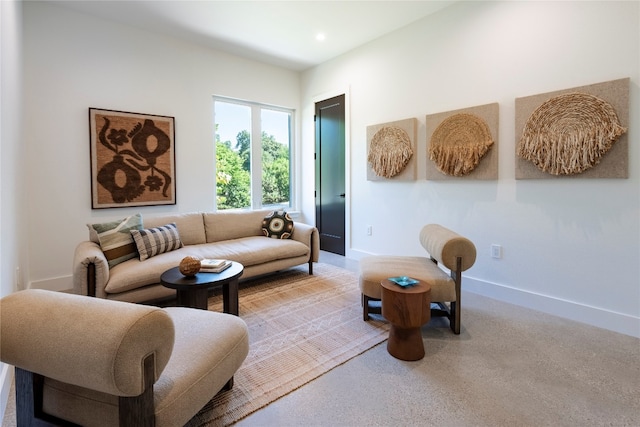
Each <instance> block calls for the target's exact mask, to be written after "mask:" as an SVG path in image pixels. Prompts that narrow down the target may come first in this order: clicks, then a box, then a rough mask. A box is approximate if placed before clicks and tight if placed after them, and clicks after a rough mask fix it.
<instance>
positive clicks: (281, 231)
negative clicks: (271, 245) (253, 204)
mask: <svg viewBox="0 0 640 427" xmlns="http://www.w3.org/2000/svg"><path fill="white" fill-rule="evenodd" d="M262 233H263V234H264V235H265V236H267V237H271V238H273V239H289V238H291V233H293V220H292V219H291V217H290V216H289V214H288V213H287V212H285V211H273V212H271V213H270V214H269V215H267V216H266V217H264V219H263V220H262Z"/></svg>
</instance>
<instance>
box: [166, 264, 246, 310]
mask: <svg viewBox="0 0 640 427" xmlns="http://www.w3.org/2000/svg"><path fill="white" fill-rule="evenodd" d="M243 272H244V266H243V265H242V264H240V263H239V262H235V261H232V262H231V267H229V268H227V269H226V270H224V271H222V272H220V273H204V272H200V273H197V274H196V275H195V276H189V277H187V276H185V275H183V274H182V273H180V268H179V267H174V268H171V269H169V270H167V271H165V272H164V273H162V275H161V276H160V283H161V284H162V285H163V286H166V287H167V288H171V289H175V290H176V293H177V297H178V305H180V306H183V307H192V308H199V309H202V310H207V299H208V296H209V290H210V289H213V288H215V287H217V286H222V301H223V311H224V312H225V313H229V314H235V315H236V316H237V315H238V279H239V278H240V276H242V273H243Z"/></svg>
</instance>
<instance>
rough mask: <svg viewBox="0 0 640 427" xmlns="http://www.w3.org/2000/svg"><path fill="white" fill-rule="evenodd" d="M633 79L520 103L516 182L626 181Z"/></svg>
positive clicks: (522, 99)
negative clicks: (529, 180)
mask: <svg viewBox="0 0 640 427" xmlns="http://www.w3.org/2000/svg"><path fill="white" fill-rule="evenodd" d="M628 122H629V79H628V78H626V79H619V80H612V81H609V82H605V83H598V84H594V85H590V86H582V87H577V88H573V89H567V90H562V91H556V92H550V93H545V94H540V95H534V96H529V97H524V98H517V99H516V139H517V140H516V153H515V154H516V179H535V178H556V177H580V178H628V176H629V171H628V169H629V166H628V163H629V160H628V145H629V144H628V138H627V127H628Z"/></svg>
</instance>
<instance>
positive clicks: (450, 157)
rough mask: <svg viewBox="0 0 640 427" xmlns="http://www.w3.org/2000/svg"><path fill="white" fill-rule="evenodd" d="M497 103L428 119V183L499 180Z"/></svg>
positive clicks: (433, 115)
mask: <svg viewBox="0 0 640 427" xmlns="http://www.w3.org/2000/svg"><path fill="white" fill-rule="evenodd" d="M498 111H499V107H498V103H493V104H486V105H480V106H476V107H470V108H464V109H461V110H455V111H447V112H443V113H437V114H430V115H427V179H428V180H434V181H435V180H446V179H480V180H489V179H497V178H498Z"/></svg>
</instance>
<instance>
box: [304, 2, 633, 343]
mask: <svg viewBox="0 0 640 427" xmlns="http://www.w3.org/2000/svg"><path fill="white" fill-rule="evenodd" d="M639 5H640V3H638V2H461V3H457V4H455V5H453V6H451V7H449V8H447V9H444V10H443V11H440V12H439V13H437V14H435V15H433V16H431V17H428V18H425V19H423V20H421V21H418V22H417V23H414V24H412V25H410V26H408V27H405V28H403V29H401V30H399V31H396V32H394V33H392V34H390V35H387V36H385V37H382V38H380V39H378V40H376V41H374V42H372V43H370V44H368V45H366V46H363V47H361V48H359V49H356V50H354V51H352V52H350V53H348V54H346V55H343V56H341V57H339V58H337V59H335V60H332V61H329V62H327V63H325V64H322V65H321V66H319V67H316V68H313V69H311V70H307V71H306V72H304V73H303V74H302V81H301V85H302V106H303V107H302V116H303V117H304V118H306V117H312V116H313V102H314V101H317V97H318V94H322V93H327V92H331V91H335V90H340V88H345V87H346V88H348V91H349V95H350V97H349V99H350V117H351V123H350V126H351V127H350V129H351V131H350V132H351V133H350V135H349V137H350V147H349V149H348V151H349V153H348V155H349V156H350V162H349V168H350V170H351V181H350V187H349V188H348V197H349V199H350V200H349V202H350V205H351V211H350V215H349V217H348V218H347V220H348V222H349V224H348V227H349V230H350V235H349V236H348V242H349V247H348V249H347V256H350V257H355V258H358V257H360V256H362V255H364V254H369V253H372V254H382V253H395V254H406V255H420V254H423V252H424V251H423V250H422V248H421V246H420V245H419V242H418V238H417V235H418V232H419V230H420V229H421V227H422V226H423V225H424V224H426V223H432V222H434V223H441V224H443V225H445V226H447V227H450V228H452V229H454V230H456V231H458V232H459V233H461V234H463V235H466V236H467V237H469V238H470V239H471V240H472V241H473V242H474V243H475V244H476V246H477V249H478V258H477V261H476V264H475V265H474V266H473V268H472V269H470V270H468V271H467V272H466V277H465V280H464V282H463V287H464V288H466V289H467V290H471V291H473V292H478V293H482V294H486V295H489V296H493V297H496V298H499V299H503V300H507V301H511V302H515V303H518V304H522V305H525V306H529V307H533V308H537V309H540V310H543V311H550V312H555V313H557V314H560V315H564V316H567V317H569V318H574V319H577V320H580V321H583V322H587V323H591V324H595V325H598V326H601V327H604V328H609V329H612V330H616V331H620V332H623V333H626V334H631V335H635V336H640V267H639V266H640V262H639V261H640V249H639V247H640V185H639V183H640V114H639V113H640V93H639V90H638V85H639V84H640V66H639V61H640V29H639V21H640V10H639V9H640V8H639ZM624 77H630V78H631V94H630V99H631V101H630V104H631V105H630V125H629V131H628V132H629V134H628V135H629V159H630V160H629V161H630V164H629V171H630V177H629V179H611V180H604V179H580V178H578V179H561V180H518V181H516V180H515V172H514V167H515V161H514V151H515V140H516V135H515V130H514V121H515V111H514V99H515V98H516V97H523V96H529V95H535V94H538V93H544V92H550V91H554V90H560V89H566V88H572V87H576V86H582V85H587V84H593V83H599V82H604V81H608V80H612V79H618V78H624ZM492 102H498V103H499V106H500V125H499V146H498V148H497V149H498V150H499V161H500V164H499V179H498V180H496V181H490V182H479V181H476V182H470V181H453V180H451V181H444V182H441V181H427V180H426V179H425V177H426V174H425V168H426V128H425V115H427V114H433V113H438V112H444V111H450V110H455V109H459V108H466V107H472V106H477V105H482V104H487V103H492ZM411 117H416V118H417V119H418V120H419V130H418V145H419V150H418V153H417V156H418V164H419V170H418V179H417V180H416V181H415V182H371V181H367V180H366V127H367V126H368V125H373V124H379V123H385V122H389V121H394V120H401V119H405V118H411ZM303 125H304V127H303V129H302V138H303V141H313V123H312V122H311V121H310V120H306V121H304V123H303ZM308 146H310V144H308ZM309 149H310V150H312V148H309ZM494 149H495V148H494ZM303 155H304V153H303ZM308 157H309V156H306V157H305V158H308ZM306 170H307V174H306V175H305V180H307V181H310V182H312V181H313V176H312V171H313V169H312V167H311V166H310V167H309V168H307V169H306ZM306 203H308V204H306V205H305V209H306V210H307V211H311V210H312V209H313V206H312V203H313V202H312V201H309V200H307V201H306ZM367 225H372V226H373V235H372V236H367V235H366V227H367ZM493 243H496V244H500V245H502V247H503V255H504V256H503V258H502V259H492V258H491V257H490V246H491V244H493ZM463 310H464V309H463ZM560 310H562V311H563V312H560ZM463 313H464V311H463Z"/></svg>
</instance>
